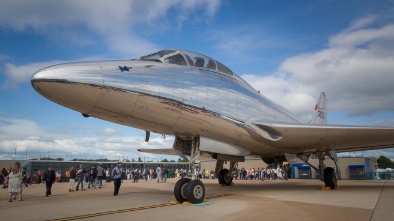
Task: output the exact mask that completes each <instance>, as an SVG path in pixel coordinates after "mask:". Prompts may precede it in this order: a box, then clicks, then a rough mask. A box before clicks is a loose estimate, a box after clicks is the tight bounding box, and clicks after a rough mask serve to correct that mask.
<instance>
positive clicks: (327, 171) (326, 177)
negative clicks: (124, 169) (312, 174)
mask: <svg viewBox="0 0 394 221" xmlns="http://www.w3.org/2000/svg"><path fill="white" fill-rule="evenodd" d="M314 154H315V155H316V156H317V158H318V159H319V168H316V167H315V166H314V165H312V164H310V163H309V159H310V157H311V156H312V153H310V154H299V155H297V157H298V158H299V159H301V160H302V161H304V163H306V164H308V165H309V166H310V167H312V168H313V169H315V170H316V171H317V172H319V173H320V180H321V181H323V182H324V185H325V187H327V188H330V189H335V188H336V187H337V186H338V182H337V181H338V180H340V179H341V171H340V169H339V163H338V158H337V153H336V151H334V150H332V151H323V152H317V153H314ZM326 156H328V157H329V158H330V159H331V160H333V161H334V163H335V168H336V169H335V170H334V168H332V167H326V166H325V164H324V161H325V157H326Z"/></svg>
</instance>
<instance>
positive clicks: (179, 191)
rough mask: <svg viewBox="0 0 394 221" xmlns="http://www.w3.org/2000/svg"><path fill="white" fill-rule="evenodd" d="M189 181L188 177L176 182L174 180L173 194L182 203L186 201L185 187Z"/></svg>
mask: <svg viewBox="0 0 394 221" xmlns="http://www.w3.org/2000/svg"><path fill="white" fill-rule="evenodd" d="M190 181H191V180H190V179H189V178H182V179H180V180H178V182H176V184H175V187H174V196H175V199H176V200H177V201H178V202H180V203H183V202H185V201H187V198H186V187H187V186H188V183H189V182H190Z"/></svg>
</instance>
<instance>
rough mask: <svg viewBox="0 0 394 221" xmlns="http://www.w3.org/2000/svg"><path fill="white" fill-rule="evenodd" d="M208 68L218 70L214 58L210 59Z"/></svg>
mask: <svg viewBox="0 0 394 221" xmlns="http://www.w3.org/2000/svg"><path fill="white" fill-rule="evenodd" d="M206 68H209V69H213V70H216V64H215V62H214V61H213V60H211V59H209V60H208V64H207V66H206Z"/></svg>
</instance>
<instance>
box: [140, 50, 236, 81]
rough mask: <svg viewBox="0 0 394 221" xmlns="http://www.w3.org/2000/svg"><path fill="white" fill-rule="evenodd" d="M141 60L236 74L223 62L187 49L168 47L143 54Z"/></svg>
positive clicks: (229, 74)
mask: <svg viewBox="0 0 394 221" xmlns="http://www.w3.org/2000/svg"><path fill="white" fill-rule="evenodd" d="M139 60H145V61H156V62H162V63H169V64H176V65H183V66H190V67H195V68H199V69H200V68H201V69H207V70H212V71H215V72H220V73H222V74H224V75H227V76H231V77H233V76H234V73H233V72H232V71H231V70H230V68H228V67H226V66H225V65H223V64H222V63H220V62H218V61H216V60H214V59H212V58H210V57H208V56H206V55H203V54H200V53H196V52H193V51H187V50H177V49H167V50H161V51H158V52H155V53H152V54H149V55H145V56H141V57H140V58H139Z"/></svg>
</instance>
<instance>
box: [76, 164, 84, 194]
mask: <svg viewBox="0 0 394 221" xmlns="http://www.w3.org/2000/svg"><path fill="white" fill-rule="evenodd" d="M85 173H86V170H85V167H84V166H83V164H81V165H80V166H79V170H78V171H77V179H78V183H77V187H76V188H75V189H76V190H77V191H78V189H79V184H81V191H82V190H85V187H84V186H83V181H84V180H85Z"/></svg>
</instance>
